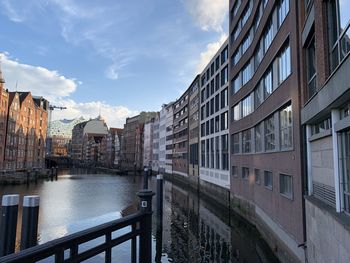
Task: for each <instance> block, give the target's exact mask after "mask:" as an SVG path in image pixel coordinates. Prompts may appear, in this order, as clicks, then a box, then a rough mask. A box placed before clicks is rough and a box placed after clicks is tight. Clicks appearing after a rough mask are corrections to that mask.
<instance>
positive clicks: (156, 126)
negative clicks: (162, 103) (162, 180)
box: [152, 114, 159, 172]
mask: <svg viewBox="0 0 350 263" xmlns="http://www.w3.org/2000/svg"><path fill="white" fill-rule="evenodd" d="M152 170H153V171H156V172H158V171H159V114H158V116H157V117H156V118H155V119H154V124H153V156H152Z"/></svg>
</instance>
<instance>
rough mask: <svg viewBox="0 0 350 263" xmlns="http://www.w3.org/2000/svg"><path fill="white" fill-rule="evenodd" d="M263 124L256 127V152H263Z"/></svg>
mask: <svg viewBox="0 0 350 263" xmlns="http://www.w3.org/2000/svg"><path fill="white" fill-rule="evenodd" d="M262 129H263V127H262V123H259V124H258V125H256V126H255V127H254V132H255V152H257V153H258V152H262V142H263V138H262V131H263V130H262Z"/></svg>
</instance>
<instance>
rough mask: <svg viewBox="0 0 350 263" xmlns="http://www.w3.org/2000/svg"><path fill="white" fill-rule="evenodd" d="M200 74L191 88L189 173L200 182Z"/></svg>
mask: <svg viewBox="0 0 350 263" xmlns="http://www.w3.org/2000/svg"><path fill="white" fill-rule="evenodd" d="M199 81H200V76H199V75H197V76H196V78H195V79H194V80H193V82H192V84H191V85H190V88H189V95H190V97H189V113H188V114H189V116H188V118H189V124H188V129H189V136H188V142H189V149H188V150H189V154H188V164H189V165H188V175H189V179H190V180H192V181H193V182H196V183H198V179H199V156H198V153H199V104H200V101H199V87H200V82H199Z"/></svg>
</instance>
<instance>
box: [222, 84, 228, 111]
mask: <svg viewBox="0 0 350 263" xmlns="http://www.w3.org/2000/svg"><path fill="white" fill-rule="evenodd" d="M227 105H228V89H227V88H226V89H224V90H223V91H221V109H223V108H225V107H226V106H227Z"/></svg>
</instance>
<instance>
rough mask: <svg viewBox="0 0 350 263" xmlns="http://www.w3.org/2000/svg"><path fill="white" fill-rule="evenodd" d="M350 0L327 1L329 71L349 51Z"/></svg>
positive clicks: (334, 67)
mask: <svg viewBox="0 0 350 263" xmlns="http://www.w3.org/2000/svg"><path fill="white" fill-rule="evenodd" d="M349 10H350V2H349V1H339V0H329V1H328V32H329V34H328V35H329V46H330V58H331V63H330V64H331V65H330V70H331V72H332V71H334V70H335V69H336V67H337V66H338V65H339V63H340V62H341V61H342V60H343V59H344V58H345V56H347V54H348V53H349V52H350V29H349V27H350V23H349V20H350V16H349Z"/></svg>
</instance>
